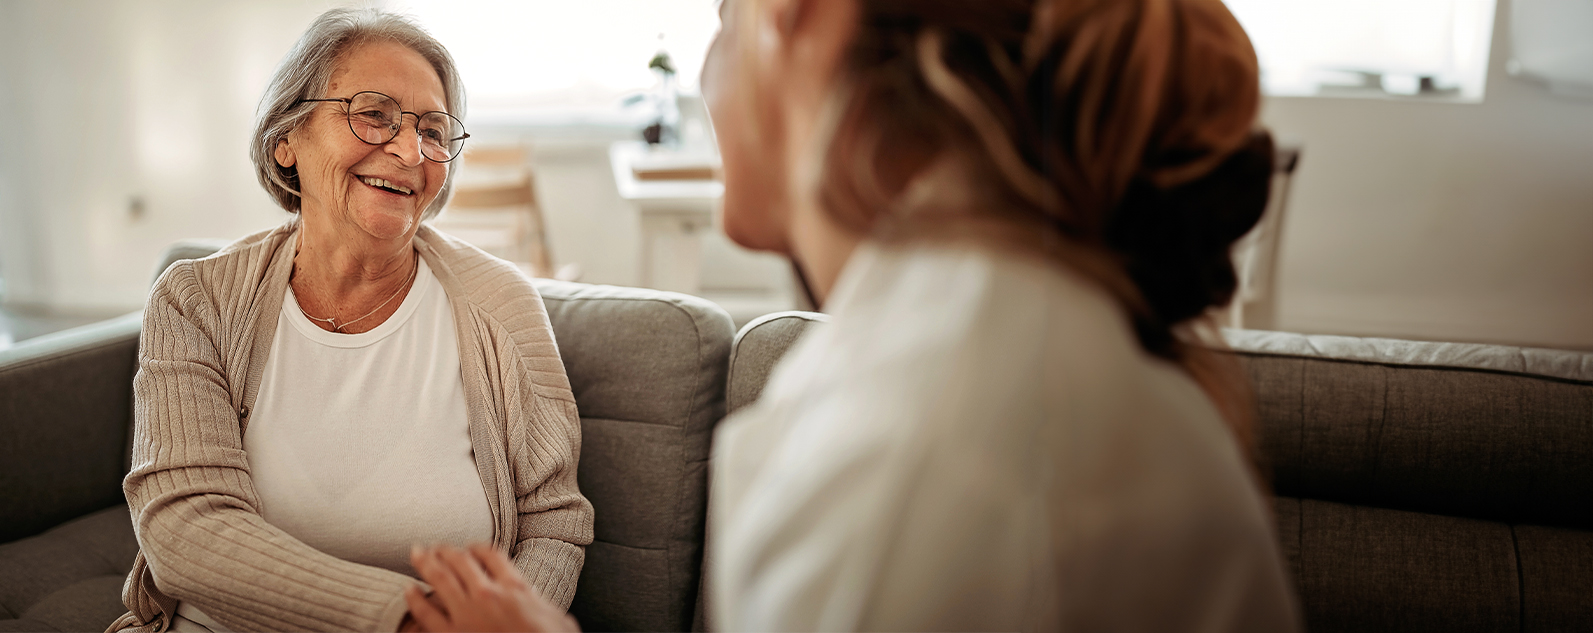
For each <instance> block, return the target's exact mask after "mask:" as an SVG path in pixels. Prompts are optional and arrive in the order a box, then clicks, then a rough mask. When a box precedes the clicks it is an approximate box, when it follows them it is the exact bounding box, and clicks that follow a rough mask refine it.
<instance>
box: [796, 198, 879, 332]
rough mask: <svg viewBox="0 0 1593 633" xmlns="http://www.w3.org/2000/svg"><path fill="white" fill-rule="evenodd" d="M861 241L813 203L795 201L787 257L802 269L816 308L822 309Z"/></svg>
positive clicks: (859, 234) (861, 238)
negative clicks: (789, 255) (797, 203)
mask: <svg viewBox="0 0 1593 633" xmlns="http://www.w3.org/2000/svg"><path fill="white" fill-rule="evenodd" d="M862 242H863V235H862V234H861V233H858V232H856V231H853V230H851V229H848V228H846V227H844V226H842V225H841V224H840V223H839V222H836V221H835V219H834V218H832V217H830V215H829V214H828V213H826V212H824V210H823V209H821V208H819V206H818V205H817V204H802V205H799V206H798V208H797V209H795V212H794V213H792V218H791V258H792V259H793V260H795V261H796V265H797V266H799V267H800V268H801V269H802V276H803V277H804V278H805V279H806V280H807V283H808V289H809V290H810V291H812V292H813V300H814V302H815V303H817V304H818V305H816V306H815V307H816V308H819V309H823V307H824V304H825V303H826V302H827V301H828V299H829V297H830V292H831V291H833V290H834V289H835V282H836V280H837V279H839V278H840V276H841V271H842V270H843V269H845V268H846V262H847V261H849V260H851V258H852V253H853V252H854V251H856V250H857V246H858V245H859V244H861V243H862Z"/></svg>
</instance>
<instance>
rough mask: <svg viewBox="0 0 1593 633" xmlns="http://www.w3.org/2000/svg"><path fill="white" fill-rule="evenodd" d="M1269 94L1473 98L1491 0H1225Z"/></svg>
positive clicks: (1483, 62) (1482, 66)
mask: <svg viewBox="0 0 1593 633" xmlns="http://www.w3.org/2000/svg"><path fill="white" fill-rule="evenodd" d="M1225 1H1226V2H1227V4H1228V8H1229V9H1230V10H1231V11H1233V13H1234V16H1235V17H1237V18H1239V22H1240V23H1241V24H1243V25H1244V27H1245V30H1246V31H1247V32H1249V34H1250V40H1251V42H1252V43H1254V45H1255V47H1256V54H1257V56H1259V57H1260V59H1261V70H1262V74H1261V79H1262V86H1263V89H1264V90H1265V91H1266V92H1267V94H1270V95H1279V96H1308V95H1321V96H1399V97H1438V98H1450V99H1453V100H1459V101H1480V100H1482V95H1483V88H1484V84H1485V82H1486V79H1487V74H1488V73H1487V70H1488V47H1489V44H1490V40H1491V39H1492V34H1493V14H1494V0H1225Z"/></svg>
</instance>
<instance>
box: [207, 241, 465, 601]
mask: <svg viewBox="0 0 1593 633" xmlns="http://www.w3.org/2000/svg"><path fill="white" fill-rule="evenodd" d="M284 302H285V305H284V307H283V309H282V313H281V315H280V316H279V317H277V326H276V330H277V331H276V338H275V339H274V340H273V341H272V343H271V356H270V358H269V360H267V361H266V368H265V373H264V375H263V376H262V377H261V386H260V395H259V397H258V398H256V400H255V406H254V413H252V414H251V415H250V422H249V433H248V434H246V435H244V436H243V449H244V452H245V453H247V454H248V456H249V477H250V480H251V482H252V483H253V484H254V488H255V492H256V493H257V494H258V495H259V498H260V505H261V507H260V513H261V515H262V516H263V517H265V520H266V522H267V523H270V524H271V525H274V526H276V527H277V528H280V529H281V530H282V531H284V532H287V533H288V534H289V535H290V536H293V537H294V538H296V539H298V540H300V541H303V542H304V543H305V544H306V545H309V546H311V547H314V548H315V549H318V550H320V551H322V552H326V553H328V554H331V555H333V556H336V557H338V558H341V559H343V560H348V561H354V562H356V563H364V564H366V565H374V566H376V567H381V568H384V569H390V570H393V571H396V572H399V573H403V574H409V575H412V576H413V575H416V573H415V569H414V567H412V566H411V565H410V562H409V552H410V548H411V547H412V546H413V545H415V544H416V543H448V544H452V545H459V546H464V545H467V544H469V543H474V542H487V541H491V540H492V524H493V517H492V508H491V507H490V506H488V505H487V495H486V494H485V492H484V490H483V489H482V486H481V476H480V475H479V474H478V473H477V472H476V460H475V457H474V455H473V452H472V450H471V446H470V425H469V422H468V413H467V411H466V406H465V392H464V383H463V381H462V380H461V379H460V373H459V346H458V343H457V342H456V341H458V340H459V339H458V335H457V332H456V330H455V328H454V322H453V314H452V310H450V309H449V305H448V296H447V294H446V293H445V292H443V289H442V284H440V283H438V281H437V277H436V276H435V275H433V274H432V273H431V270H430V267H428V266H426V262H425V261H424V260H422V261H421V262H420V265H419V269H418V270H417V271H416V275H415V283H414V285H413V287H412V288H411V289H410V291H409V293H408V294H407V296H405V297H404V300H403V302H402V303H401V304H400V305H399V307H398V309H397V311H395V312H394V313H393V315H392V316H391V317H389V318H388V319H387V320H386V321H384V322H382V324H381V325H379V326H377V327H376V328H375V329H373V330H371V331H369V332H363V333H360V334H337V333H333V332H328V331H326V330H323V329H321V328H320V327H318V326H316V325H315V324H314V323H313V322H311V321H310V319H309V318H308V317H306V316H304V314H303V313H302V312H300V311H299V309H298V306H297V304H296V303H295V298H294V294H293V291H292V289H291V288H290V289H289V290H288V293H287V297H286V298H285V299H284ZM185 615H186V614H185ZM194 619H195V620H196V621H198V622H200V623H201V624H203V623H204V620H201V619H198V618H194Z"/></svg>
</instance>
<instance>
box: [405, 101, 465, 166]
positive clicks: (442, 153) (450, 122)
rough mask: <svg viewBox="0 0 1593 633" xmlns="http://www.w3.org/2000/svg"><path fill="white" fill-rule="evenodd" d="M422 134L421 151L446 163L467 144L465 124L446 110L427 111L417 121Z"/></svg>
mask: <svg viewBox="0 0 1593 633" xmlns="http://www.w3.org/2000/svg"><path fill="white" fill-rule="evenodd" d="M415 131H416V132H417V133H419V134H420V153H421V154H423V155H425V157H426V158H429V159H431V160H434V161H437V162H439V163H445V162H448V161H450V160H453V158H454V157H455V156H458V155H459V151H460V150H461V149H463V148H464V146H465V124H463V123H460V122H459V119H456V118H454V117H453V115H450V114H448V113H446V112H427V113H426V115H425V116H422V117H421V118H420V120H419V121H416V122H415Z"/></svg>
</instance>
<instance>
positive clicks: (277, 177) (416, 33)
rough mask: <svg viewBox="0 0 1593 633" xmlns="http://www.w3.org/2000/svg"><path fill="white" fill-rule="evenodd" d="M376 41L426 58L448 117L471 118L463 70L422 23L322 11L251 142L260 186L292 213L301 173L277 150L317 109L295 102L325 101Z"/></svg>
mask: <svg viewBox="0 0 1593 633" xmlns="http://www.w3.org/2000/svg"><path fill="white" fill-rule="evenodd" d="M370 42H394V43H397V44H399V45H401V46H404V47H406V48H408V49H410V50H412V51H415V52H416V53H418V54H420V56H421V57H423V58H425V60H426V61H427V62H428V63H430V64H431V67H432V69H433V70H435V71H437V78H438V79H441V80H442V85H443V98H444V99H445V100H446V101H447V103H448V113H449V114H452V115H454V116H456V117H458V118H460V119H463V118H465V86H464V82H462V81H461V80H460V78H459V69H458V68H457V67H456V66H454V58H453V56H452V55H449V54H448V49H446V48H443V45H442V44H441V43H440V42H438V41H437V40H436V39H435V38H433V37H432V36H431V34H429V33H427V32H426V30H425V29H423V28H421V26H420V25H419V24H416V23H415V22H414V21H413V20H411V19H410V18H408V17H405V16H402V15H398V14H395V13H388V12H386V11H382V10H380V9H373V8H365V9H332V10H330V11H327V12H326V13H322V14H321V17H318V18H316V19H315V22H314V23H312V24H310V28H309V30H307V31H305V32H304V35H303V36H301V37H299V41H298V43H297V44H294V45H293V50H290V51H288V55H287V57H284V58H282V64H281V65H279V66H277V72H276V74H274V75H272V77H271V83H270V84H269V85H267V86H266V91H265V96H263V97H261V98H260V109H259V111H258V112H257V113H256V118H255V129H254V138H253V139H252V140H251V142H250V144H249V158H250V159H252V160H253V161H254V170H255V175H256V176H257V177H258V178H259V179H260V186H262V187H265V190H266V193H269V194H271V197H272V198H273V199H275V200H276V202H277V204H278V205H279V206H281V207H282V208H283V209H286V210H287V211H288V212H289V213H298V212H299V208H300V204H301V200H300V196H301V194H300V193H299V190H298V182H299V173H298V170H297V169H295V168H293V167H282V166H280V165H277V161H276V148H277V144H278V143H280V142H281V141H282V140H283V139H286V138H287V137H288V133H290V132H292V131H293V130H295V129H298V127H299V126H300V125H303V124H304V122H305V121H306V120H308V119H309V118H310V115H311V113H313V112H314V109H313V108H297V107H295V104H297V103H298V102H299V100H300V99H320V98H324V97H325V95H323V94H322V92H324V91H325V90H326V86H327V84H328V83H330V82H331V80H332V72H333V71H334V70H336V69H337V64H338V62H340V61H342V59H343V58H344V57H345V56H346V55H348V53H349V52H350V51H352V50H353V49H354V47H356V46H358V45H361V44H366V43H370ZM455 171H457V170H454V169H449V170H448V177H447V178H446V179H444V180H443V186H442V189H441V190H439V191H438V192H437V199H436V200H433V201H432V203H431V206H429V207H426V212H425V214H424V215H423V216H422V219H424V220H430V219H432V218H434V217H437V214H438V213H439V212H441V211H442V208H443V205H445V204H447V203H448V196H449V194H450V193H452V189H453V183H454V172H455Z"/></svg>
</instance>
